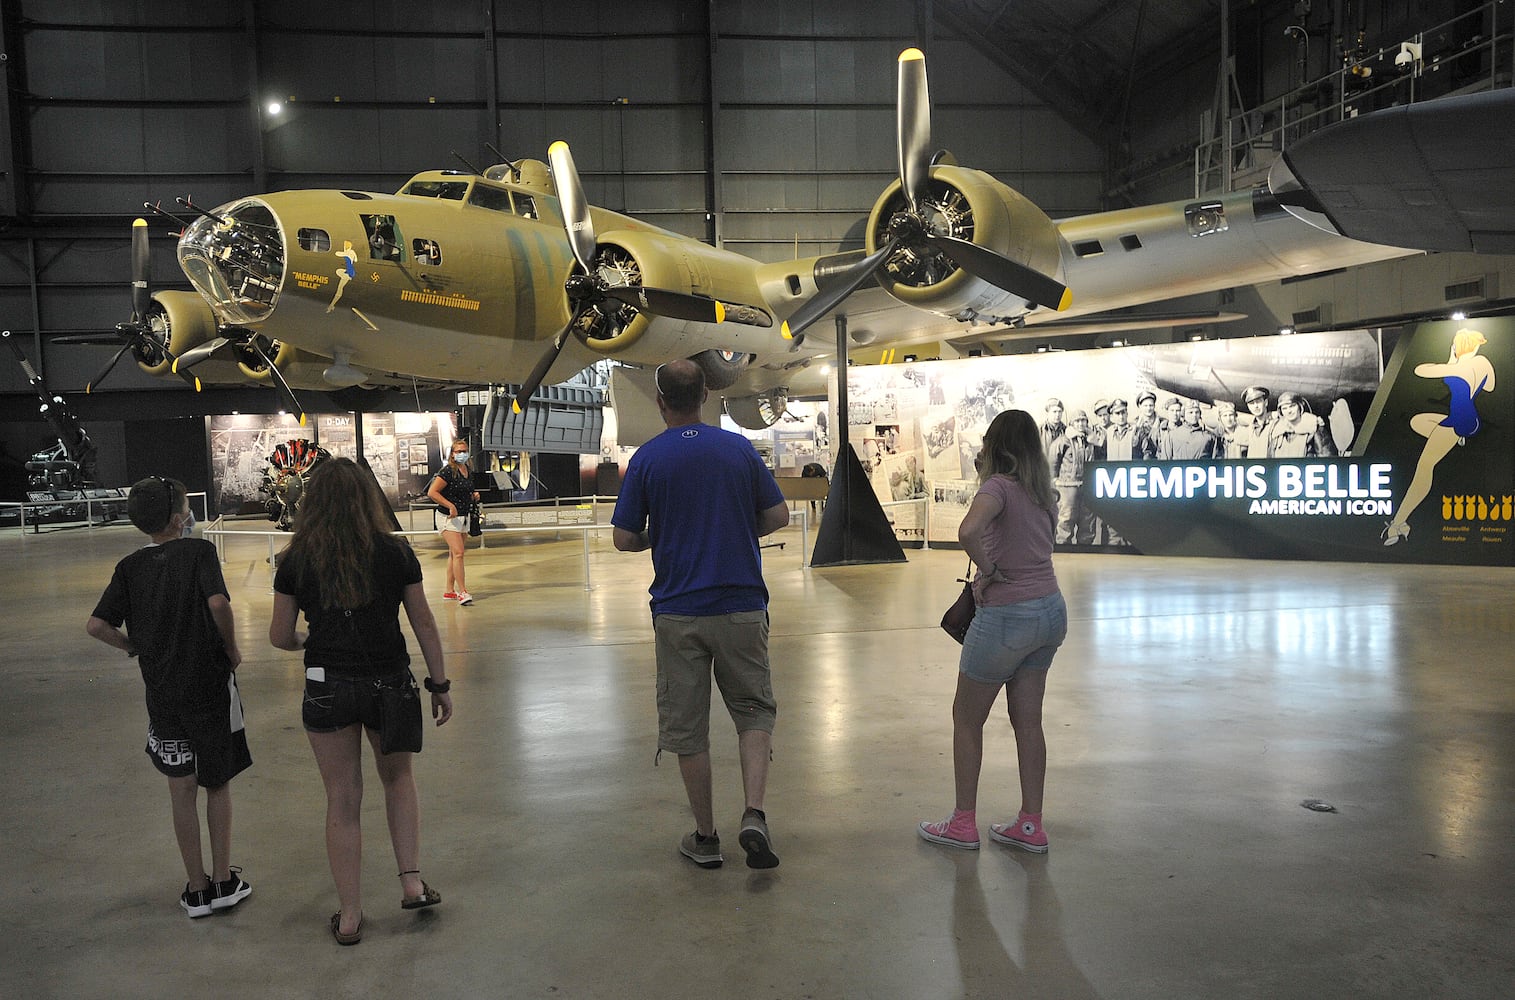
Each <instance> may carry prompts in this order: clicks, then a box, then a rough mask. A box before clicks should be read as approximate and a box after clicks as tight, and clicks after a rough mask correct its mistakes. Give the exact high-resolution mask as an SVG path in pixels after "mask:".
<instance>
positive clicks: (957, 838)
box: [916, 810, 978, 851]
mask: <svg viewBox="0 0 1515 1000" xmlns="http://www.w3.org/2000/svg"><path fill="white" fill-rule="evenodd" d="M916 832H917V833H919V834H920V835H921V839H922V840H929V841H931V843H933V844H941V845H943V846H945V847H959V848H962V849H963V850H965V851H976V850H978V824H977V823H975V822H974V819H973V813H971V812H970V813H960V812H957V811H956V810H954V811H953V813H952V816H951V817H950V818H948V819H944V820H941V821H940V822H937V823H927V822H925V821H922V822H921V824H920V826H918V827H916Z"/></svg>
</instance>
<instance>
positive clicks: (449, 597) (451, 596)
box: [442, 590, 458, 601]
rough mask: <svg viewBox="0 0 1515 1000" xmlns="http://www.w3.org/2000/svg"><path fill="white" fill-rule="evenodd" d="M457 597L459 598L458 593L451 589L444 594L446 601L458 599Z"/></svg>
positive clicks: (443, 597)
mask: <svg viewBox="0 0 1515 1000" xmlns="http://www.w3.org/2000/svg"><path fill="white" fill-rule="evenodd" d="M457 599H458V595H457V594H455V593H453V592H452V591H450V590H449V591H448V592H447V593H445V594H443V595H442V600H444V601H456V600H457Z"/></svg>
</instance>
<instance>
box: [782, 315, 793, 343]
mask: <svg viewBox="0 0 1515 1000" xmlns="http://www.w3.org/2000/svg"><path fill="white" fill-rule="evenodd" d="M779 333H781V334H783V336H784V339H785V340H793V339H794V334H792V333H790V332H789V321H788V320H787V319H786V320H784V322H782V323H780V324H779Z"/></svg>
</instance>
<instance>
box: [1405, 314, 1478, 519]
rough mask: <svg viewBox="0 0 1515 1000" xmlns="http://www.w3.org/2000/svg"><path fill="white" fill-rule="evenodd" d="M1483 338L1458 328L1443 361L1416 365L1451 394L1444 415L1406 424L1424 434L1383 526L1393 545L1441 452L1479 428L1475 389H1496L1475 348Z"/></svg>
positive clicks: (1422, 494)
mask: <svg viewBox="0 0 1515 1000" xmlns="http://www.w3.org/2000/svg"><path fill="white" fill-rule="evenodd" d="M1487 343H1488V339H1487V338H1486V337H1484V335H1483V334H1481V333H1479V332H1478V331H1477V330H1472V329H1464V330H1458V331H1457V333H1456V335H1455V336H1453V338H1452V353H1451V356H1450V357H1449V358H1448V359H1447V363H1446V364H1442V365H1439V364H1435V363H1434V362H1427V363H1426V364H1422V365H1416V366H1415V374H1416V375H1419V376H1420V377H1421V378H1433V379H1440V380H1441V381H1442V382H1443V383H1445V385H1446V387H1447V391H1448V392H1450V393H1451V394H1452V398H1451V401H1450V402H1449V403H1448V405H1447V410H1448V412H1447V413H1446V414H1445V415H1443V414H1440V413H1417V414H1415V416H1413V417H1411V418H1410V429H1411V430H1413V431H1414V432H1415V433H1416V434H1419V435H1420V436H1421V437H1423V438H1425V439H1426V444H1425V447H1424V448H1422V449H1421V452H1420V461H1418V462H1417V463H1416V464H1415V476H1414V478H1412V479H1411V480H1410V488H1409V489H1408V490H1406V491H1405V496H1404V499H1403V500H1402V501H1400V504H1399V509H1398V510H1397V511H1396V512H1395V514H1394V519H1393V520H1392V521H1390V522H1389V523H1388V525H1387V526H1386V527H1385V528H1384V530H1383V543H1384V544H1385V545H1393V544H1394V543H1396V542H1398V541H1399V540H1400V539H1402V538H1405V537H1407V536H1408V535H1409V534H1410V523H1409V522H1410V515H1411V514H1412V513H1414V511H1415V508H1416V507H1418V506H1420V502H1421V501H1422V500H1424V499H1425V498H1426V495H1427V494H1428V493H1430V492H1431V479H1432V476H1433V475H1434V474H1435V472H1436V463H1438V462H1440V461H1441V460H1442V459H1443V458H1445V457H1446V455H1447V453H1448V452H1449V451H1451V450H1452V448H1453V446H1454V445H1460V444H1466V443H1467V441H1468V439H1469V438H1471V437H1472V436H1473V435H1474V434H1477V433H1478V426H1479V421H1478V407H1477V403H1476V401H1477V398H1478V394H1479V393H1481V392H1493V391H1494V366H1493V365H1492V364H1491V363H1490V362H1489V359H1488V358H1486V357H1484V356H1483V355H1481V354H1479V353H1478V349H1479V348H1480V347H1482V346H1483V345H1484V344H1487Z"/></svg>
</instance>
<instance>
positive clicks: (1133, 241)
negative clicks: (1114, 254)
mask: <svg viewBox="0 0 1515 1000" xmlns="http://www.w3.org/2000/svg"><path fill="white" fill-rule="evenodd" d="M1120 245H1121V247H1122V248H1124V249H1126V250H1140V249H1141V248H1142V241H1141V237H1139V236H1137V235H1136V234H1135V233H1127V234H1126V235H1125V236H1122V237H1121V238H1120Z"/></svg>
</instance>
